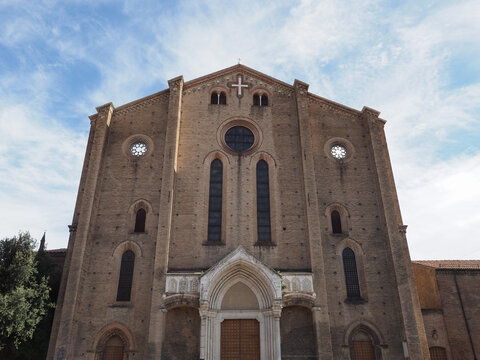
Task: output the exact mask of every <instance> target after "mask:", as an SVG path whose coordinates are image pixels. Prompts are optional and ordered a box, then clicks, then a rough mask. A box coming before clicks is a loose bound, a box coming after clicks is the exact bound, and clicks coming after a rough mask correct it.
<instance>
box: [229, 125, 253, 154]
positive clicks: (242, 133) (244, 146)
mask: <svg viewBox="0 0 480 360" xmlns="http://www.w3.org/2000/svg"><path fill="white" fill-rule="evenodd" d="M254 142H255V136H254V135H253V132H252V131H251V130H250V129H248V128H246V127H244V126H234V127H232V128H230V129H228V130H227V132H226V133H225V143H226V144H227V145H228V147H229V148H230V149H232V150H234V151H236V152H243V151H246V150H248V149H250V148H251V147H252V145H253V143H254Z"/></svg>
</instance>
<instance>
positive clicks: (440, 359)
mask: <svg viewBox="0 0 480 360" xmlns="http://www.w3.org/2000/svg"><path fill="white" fill-rule="evenodd" d="M430 359H432V360H447V352H446V351H445V348H443V347H440V346H433V347H431V348H430Z"/></svg>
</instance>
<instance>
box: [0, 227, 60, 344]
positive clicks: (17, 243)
mask: <svg viewBox="0 0 480 360" xmlns="http://www.w3.org/2000/svg"><path fill="white" fill-rule="evenodd" d="M34 249H35V240H33V239H32V238H31V237H30V234H29V233H28V232H24V233H22V232H21V233H19V234H18V236H14V237H13V238H4V239H2V240H0V279H1V280H0V350H1V349H5V350H8V349H13V348H15V349H17V348H18V347H19V345H20V344H21V343H23V342H26V341H28V340H30V339H32V336H33V334H34V332H35V329H36V327H37V325H38V324H39V323H40V321H41V320H42V319H43V318H44V316H45V315H46V314H47V311H48V310H49V309H50V308H51V307H52V306H53V305H52V303H51V302H50V300H49V293H50V287H49V285H48V277H46V276H41V275H39V272H38V269H37V266H38V261H37V258H36V254H35V251H34Z"/></svg>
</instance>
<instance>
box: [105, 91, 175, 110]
mask: <svg viewBox="0 0 480 360" xmlns="http://www.w3.org/2000/svg"><path fill="white" fill-rule="evenodd" d="M169 94H170V90H169V89H167V90H163V91H160V92H158V93H155V94H153V95H150V96H147V97H144V98H142V99H138V100H135V101H132V102H130V103H128V104H125V105H122V106H119V107H118V108H116V109H115V112H114V114H115V115H123V114H126V113H129V112H132V111H137V110H139V109H142V108H145V107H147V106H150V105H153V104H156V103H166V102H168V98H169Z"/></svg>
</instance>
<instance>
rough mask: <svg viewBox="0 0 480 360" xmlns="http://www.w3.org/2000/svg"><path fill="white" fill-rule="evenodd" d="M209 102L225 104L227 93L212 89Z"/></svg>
mask: <svg viewBox="0 0 480 360" xmlns="http://www.w3.org/2000/svg"><path fill="white" fill-rule="evenodd" d="M210 103H211V104H213V105H218V104H220V105H226V104H227V94H225V92H224V91H218V92H217V91H214V92H212V95H211V96H210Z"/></svg>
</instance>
